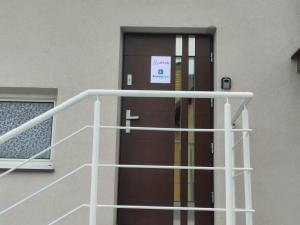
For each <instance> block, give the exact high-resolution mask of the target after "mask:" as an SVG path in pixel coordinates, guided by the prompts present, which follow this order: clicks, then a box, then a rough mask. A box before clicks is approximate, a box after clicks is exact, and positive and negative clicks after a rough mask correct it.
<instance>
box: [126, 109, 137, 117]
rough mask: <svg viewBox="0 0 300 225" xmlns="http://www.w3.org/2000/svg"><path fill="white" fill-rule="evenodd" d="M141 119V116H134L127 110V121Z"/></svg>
mask: <svg viewBox="0 0 300 225" xmlns="http://www.w3.org/2000/svg"><path fill="white" fill-rule="evenodd" d="M139 118H140V117H139V116H132V115H131V110H130V109H127V110H126V120H138V119H139Z"/></svg>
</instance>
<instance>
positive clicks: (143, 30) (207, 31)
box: [114, 27, 216, 224]
mask: <svg viewBox="0 0 300 225" xmlns="http://www.w3.org/2000/svg"><path fill="white" fill-rule="evenodd" d="M215 32H216V28H215V27H208V28H161V27H151V28H150V27H121V29H120V55H119V62H120V64H119V79H118V87H119V89H122V88H123V87H122V86H123V83H122V82H123V72H124V48H125V44H124V37H125V35H126V34H128V33H130V34H133V33H136V34H144V35H145V34H174V35H201V36H204V37H208V38H210V44H211V59H212V62H211V64H210V71H211V72H210V82H211V85H210V86H211V87H210V89H211V91H215V83H214V82H215V79H214V76H215V74H214V70H215V64H214V61H215V54H214V52H215V48H214V46H215ZM213 105H214V102H213ZM121 110H122V101H121V99H118V119H117V123H118V124H120V123H121ZM211 114H212V121H211V126H212V128H214V126H215V107H213V108H212V113H211ZM211 136H212V137H211V139H212V143H213V144H214V143H215V136H214V133H211ZM120 137H121V132H120V131H118V132H117V135H116V140H117V145H116V147H117V149H116V162H117V163H119V157H120V156H119V155H120V149H121V145H120ZM214 146H215V144H214ZM214 159H215V155H213V159H212V166H214ZM212 177H213V184H212V186H213V189H212V191H213V193H214V196H213V199H214V202H213V207H214V205H215V190H216V188H215V173H214V171H213V175H212ZM118 188H119V174H118V170H116V176H115V197H114V202H115V203H116V204H117V202H118ZM114 211H115V213H114V215H115V216H114V221H115V222H116V218H117V210H114ZM213 218H214V219H213V220H214V221H215V216H214V215H213ZM214 221H213V224H214Z"/></svg>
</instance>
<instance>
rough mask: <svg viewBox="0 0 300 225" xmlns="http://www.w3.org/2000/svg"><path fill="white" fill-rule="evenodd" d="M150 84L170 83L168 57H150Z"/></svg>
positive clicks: (169, 59) (169, 62)
mask: <svg viewBox="0 0 300 225" xmlns="http://www.w3.org/2000/svg"><path fill="white" fill-rule="evenodd" d="M151 83H160V84H169V83H171V57H170V56H151Z"/></svg>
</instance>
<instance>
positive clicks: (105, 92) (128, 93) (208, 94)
mask: <svg viewBox="0 0 300 225" xmlns="http://www.w3.org/2000/svg"><path fill="white" fill-rule="evenodd" d="M90 96H116V97H154V98H156V97H158V98H159V97H163V98H174V97H178V98H242V99H244V101H243V102H242V104H241V105H247V104H248V102H249V100H250V99H251V98H252V97H253V96H254V94H253V93H252V92H221V91H157V90H153V91H152V90H151V91H149V90H109V89H99V90H98V89H89V90H86V91H83V92H81V93H80V94H78V95H76V96H74V97H72V98H70V99H68V100H66V101H65V102H63V103H61V104H60V105H58V106H56V107H54V108H53V109H50V110H49V111H47V112H45V113H43V114H41V115H39V116H37V117H35V118H33V119H32V120H29V121H27V122H26V123H24V124H22V125H21V126H19V127H17V128H15V129H12V130H11V131H8V132H7V133H5V134H3V135H2V136H1V137H0V145H1V144H3V143H4V142H6V141H8V140H9V139H11V138H14V137H16V136H17V135H19V134H21V133H22V132H24V131H26V130H28V129H30V128H32V127H34V126H35V125H38V124H39V123H42V122H43V121H45V120H47V119H49V118H51V117H52V116H54V115H55V114H57V113H58V112H61V111H63V110H65V109H67V108H69V107H71V106H73V105H75V104H77V103H79V102H81V101H82V100H83V99H86V98H88V97H90ZM240 108H241V107H240ZM239 113H240V112H239Z"/></svg>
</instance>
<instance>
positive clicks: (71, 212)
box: [48, 204, 255, 225]
mask: <svg viewBox="0 0 300 225" xmlns="http://www.w3.org/2000/svg"><path fill="white" fill-rule="evenodd" d="M83 207H90V205H89V204H82V205H80V206H78V207H76V208H74V209H72V210H71V211H69V212H67V213H66V214H64V215H63V216H60V217H59V218H57V219H56V220H54V221H52V222H51V223H49V224H48V225H53V224H56V223H57V222H59V221H61V220H63V219H64V218H66V217H68V216H69V215H71V214H73V213H75V212H76V211H78V210H79V209H81V208H83ZM97 207H98V208H118V209H154V210H155V209H156V210H186V211H188V210H190V211H219V212H225V211H226V209H225V208H200V207H168V206H137V205H135V206H134V205H97ZM234 211H236V212H250V213H253V212H255V210H253V209H239V208H236V209H235V210H234Z"/></svg>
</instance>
